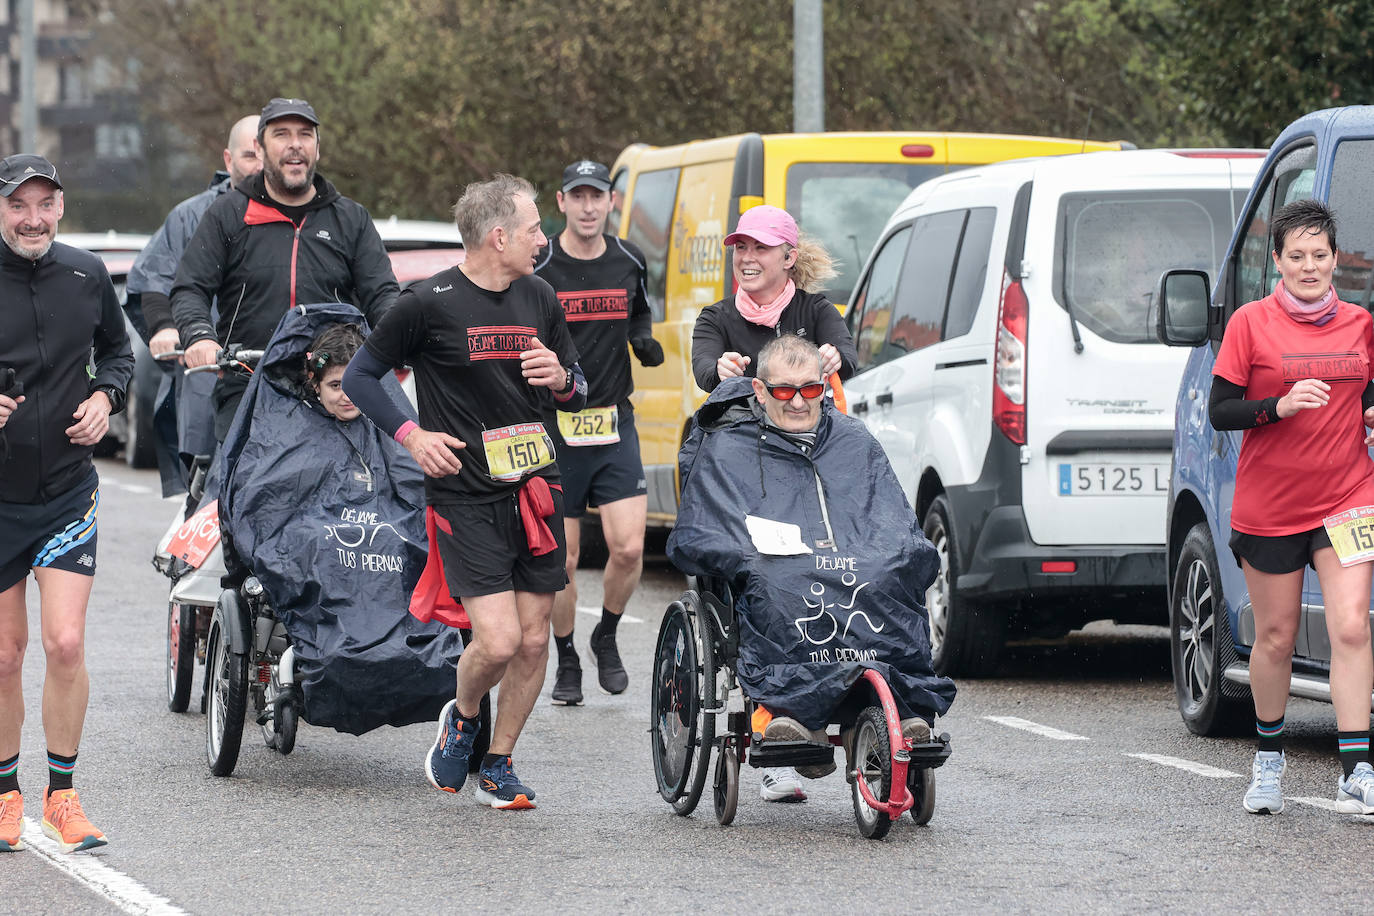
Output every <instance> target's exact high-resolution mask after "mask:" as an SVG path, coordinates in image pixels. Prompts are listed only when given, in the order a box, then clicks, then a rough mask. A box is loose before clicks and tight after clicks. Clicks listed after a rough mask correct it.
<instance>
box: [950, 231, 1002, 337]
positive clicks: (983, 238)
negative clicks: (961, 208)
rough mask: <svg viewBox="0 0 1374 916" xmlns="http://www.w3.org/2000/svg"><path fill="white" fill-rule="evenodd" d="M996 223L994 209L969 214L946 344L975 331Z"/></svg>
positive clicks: (951, 303)
mask: <svg viewBox="0 0 1374 916" xmlns="http://www.w3.org/2000/svg"><path fill="white" fill-rule="evenodd" d="M996 222H997V210H996V208H994V207H977V208H975V209H973V210H970V211H968V221H967V222H966V223H964V237H963V240H962V241H960V243H959V266H958V267H957V268H956V269H955V271H954V283H953V284H952V285H951V286H950V289H949V307H948V308H947V309H946V310H945V332H944V335H943V339H945V340H950V339H951V338H954V337H962V336H964V335H965V334H967V333H968V332H969V330H970V329H971V328H972V327H973V319H974V316H976V315H977V314H978V300H979V299H980V298H981V297H982V295H983V287H984V285H986V283H987V277H988V258H989V256H990V254H991V250H990V249H991V247H992V228H993V226H994V225H995V224H996Z"/></svg>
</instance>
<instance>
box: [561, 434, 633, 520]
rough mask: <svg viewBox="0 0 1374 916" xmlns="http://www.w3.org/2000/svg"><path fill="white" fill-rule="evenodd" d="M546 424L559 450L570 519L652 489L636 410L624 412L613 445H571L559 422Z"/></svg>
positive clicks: (564, 497)
mask: <svg viewBox="0 0 1374 916" xmlns="http://www.w3.org/2000/svg"><path fill="white" fill-rule="evenodd" d="M545 425H546V426H547V427H548V429H549V435H550V436H551V437H552V438H553V441H554V448H555V449H556V450H557V452H558V473H559V475H560V476H561V477H562V479H563V502H564V505H565V506H566V507H567V511H566V517H567V518H581V517H582V516H584V515H586V514H587V507H588V506H604V505H606V503H613V502H617V501H619V500H622V499H629V498H630V497H631V496H643V495H644V494H645V493H647V492H648V488H647V487H646V486H645V481H644V464H643V462H642V461H641V460H640V457H639V433H638V432H637V431H636V430H635V415H634V413H633V412H631V411H629V410H622V411H621V412H620V420H619V423H618V425H617V427H616V429H617V431H618V432H619V433H620V441H619V442H616V443H613V444H611V445H580V446H572V445H568V444H567V443H566V442H564V441H563V437H562V436H561V435H559V432H558V424H557V423H548V424H545Z"/></svg>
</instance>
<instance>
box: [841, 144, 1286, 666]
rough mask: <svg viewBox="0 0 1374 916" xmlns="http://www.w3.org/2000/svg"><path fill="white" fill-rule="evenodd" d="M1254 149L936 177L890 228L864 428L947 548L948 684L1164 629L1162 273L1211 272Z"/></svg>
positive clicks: (942, 648)
mask: <svg viewBox="0 0 1374 916" xmlns="http://www.w3.org/2000/svg"><path fill="white" fill-rule="evenodd" d="M1263 156H1264V151H1262V150H1131V151H1122V152H1113V153H1087V154H1084V155H1076V156H1056V157H1046V158H1040V159H1024V160H1018V161H1015V162H1006V163H1000V164H996V165H988V166H980V167H977V168H970V169H965V170H962V171H959V172H955V173H951V174H948V175H944V176H942V177H939V178H935V179H932V180H930V181H927V182H925V183H923V184H921V185H920V186H918V187H917V188H916V189H915V190H914V191H912V193H911V194H910V195H909V196H908V197H907V199H906V200H905V201H904V202H903V203H902V205H901V206H900V207H899V208H898V209H897V211H896V212H895V213H894V214H893V216H892V218H891V219H890V220H889V221H888V223H887V226H886V227H885V228H884V230H883V233H882V235H881V236H880V238H879V241H878V244H877V245H876V246H875V247H874V249H873V253H872V254H871V255H870V256H869V258H868V262H867V264H866V265H865V266H864V269H863V272H862V274H861V275H860V279H859V282H858V285H857V286H856V287H855V290H854V294H853V296H852V297H851V298H850V302H851V307H850V310H849V312H848V316H847V321H848V323H849V329H850V333H851V334H852V335H853V336H854V341H855V343H856V345H857V347H858V351H859V371H858V373H857V374H856V375H855V376H854V378H853V379H851V380H850V381H849V382H848V383H846V385H845V388H846V394H847V397H848V401H849V410H850V412H851V413H852V414H853V415H855V416H857V417H859V418H860V419H862V420H864V422H865V423H866V424H867V425H868V428H869V430H870V431H871V432H872V433H873V434H874V435H875V436H876V437H877V438H878V440H879V441H880V442H882V444H883V448H884V449H885V450H886V452H887V456H888V458H889V459H890V460H891V462H892V466H893V468H894V470H895V471H896V473H897V476H898V478H899V479H900V480H901V482H902V486H903V488H904V489H905V490H906V493H907V497H908V499H910V500H911V504H912V505H913V506H914V507H915V509H916V512H917V515H918V516H919V517H920V518H921V519H922V523H923V525H924V527H925V531H926V535H927V536H928V537H929V538H930V540H931V542H932V543H934V545H935V546H936V548H937V550H938V551H939V554H940V562H941V575H940V577H939V579H937V581H936V583H935V585H934V586H932V588H931V590H930V593H929V595H928V601H929V607H930V624H931V641H932V646H933V648H934V653H935V667H936V670H938V671H940V672H941V673H943V674H977V673H981V672H986V671H988V670H990V669H991V668H993V667H994V666H995V665H996V663H997V661H998V659H999V656H1000V654H1001V650H1002V647H1003V645H1004V644H1005V642H1006V640H1007V638H1008V635H1009V634H1010V635H1012V636H1013V637H1014V638H1015V637H1021V636H1056V635H1062V634H1064V633H1066V632H1068V631H1069V630H1071V629H1074V628H1076V627H1079V626H1082V625H1083V624H1084V623H1086V622H1088V621H1091V620H1095V619H1114V620H1117V621H1123V622H1124V621H1131V622H1150V623H1161V624H1162V623H1164V622H1165V621H1166V618H1167V610H1168V608H1167V603H1166V598H1165V584H1166V579H1167V571H1166V568H1165V566H1166V564H1165V557H1164V542H1165V530H1164V527H1165V526H1164V517H1165V503H1166V499H1167V496H1168V487H1169V462H1170V450H1171V447H1172V441H1173V422H1174V399H1175V397H1176V395H1177V392H1178V384H1179V378H1180V375H1181V373H1182V370H1183V364H1184V361H1185V359H1186V357H1187V353H1186V352H1181V351H1179V350H1175V349H1171V348H1169V347H1166V346H1164V345H1162V344H1160V343H1159V342H1158V340H1157V339H1156V337H1155V333H1154V328H1155V317H1154V311H1153V308H1152V295H1153V291H1154V289H1155V288H1156V286H1157V284H1158V281H1159V277H1160V274H1162V273H1163V272H1164V271H1165V270H1167V269H1172V268H1176V267H1181V266H1184V265H1187V266H1189V267H1195V268H1199V269H1202V270H1206V271H1209V272H1210V273H1211V274H1212V276H1213V277H1215V275H1216V270H1217V265H1218V263H1219V261H1220V259H1221V257H1222V255H1223V253H1224V252H1225V250H1226V246H1227V243H1228V242H1229V240H1230V236H1231V228H1232V226H1234V225H1235V220H1236V215H1237V213H1238V212H1239V210H1240V209H1241V205H1242V204H1243V203H1244V200H1245V194H1246V192H1247V191H1248V190H1249V188H1250V185H1251V183H1252V182H1253V180H1254V177H1255V174H1256V172H1257V171H1258V169H1259V166H1260V164H1261V162H1262V161H1263Z"/></svg>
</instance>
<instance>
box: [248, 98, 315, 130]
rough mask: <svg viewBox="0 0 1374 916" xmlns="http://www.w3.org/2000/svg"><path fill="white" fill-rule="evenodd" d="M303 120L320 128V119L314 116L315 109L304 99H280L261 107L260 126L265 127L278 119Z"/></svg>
mask: <svg viewBox="0 0 1374 916" xmlns="http://www.w3.org/2000/svg"><path fill="white" fill-rule="evenodd" d="M289 117H297V118H305V119H306V120H307V121H309V122H310V123H311V124H314V125H315V126H316V127H319V126H320V119H319V118H318V117H317V116H316V115H315V109H313V108H311V107H310V103H309V102H307V101H306V100H305V99H282V98H276V99H273V100H272V101H270V102H268V103H267V104H266V105H264V106H262V117H261V118H260V119H259V122H260V124H262V125H266V124H267V123H269V122H271V121H275V120H277V119H278V118H289Z"/></svg>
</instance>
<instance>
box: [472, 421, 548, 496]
mask: <svg viewBox="0 0 1374 916" xmlns="http://www.w3.org/2000/svg"><path fill="white" fill-rule="evenodd" d="M482 448H483V449H484V450H485V452H486V455H487V473H488V474H490V475H491V478H492V479H493V480H500V481H507V482H509V481H516V480H519V479H520V478H522V477H524V476H525V475H526V474H529V473H531V472H532V471H537V470H539V469H540V468H543V467H548V466H549V465H551V464H553V461H554V454H553V440H552V439H550V438H549V434H548V432H547V431H546V430H545V429H544V424H543V423H516V424H515V425H514V426H503V427H501V428H500V429H487V430H483V431H482Z"/></svg>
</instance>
